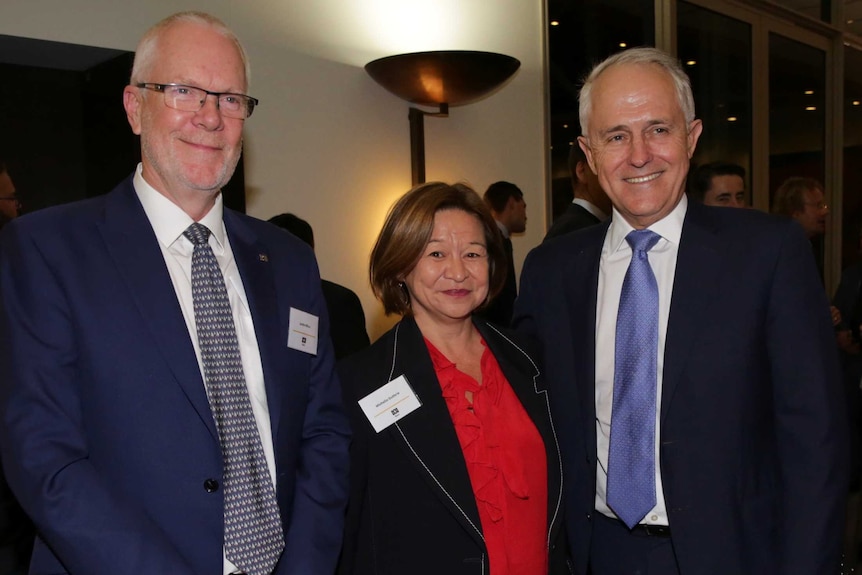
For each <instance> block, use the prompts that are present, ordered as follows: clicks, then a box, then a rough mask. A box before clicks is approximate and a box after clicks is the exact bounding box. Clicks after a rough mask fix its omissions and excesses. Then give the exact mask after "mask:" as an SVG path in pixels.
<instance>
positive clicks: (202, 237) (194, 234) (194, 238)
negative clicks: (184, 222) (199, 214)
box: [183, 222, 212, 246]
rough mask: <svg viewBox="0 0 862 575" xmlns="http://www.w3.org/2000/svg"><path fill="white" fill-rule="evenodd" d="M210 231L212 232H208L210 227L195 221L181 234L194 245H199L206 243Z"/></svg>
mask: <svg viewBox="0 0 862 575" xmlns="http://www.w3.org/2000/svg"><path fill="white" fill-rule="evenodd" d="M210 233H212V232H210V229H209V228H208V227H206V226H205V225H203V224H199V223H197V222H195V223H193V224H192V225H190V226H189V227H187V228H186V231H184V232H183V235H184V236H185V237H187V238H188V239H189V241H190V242H191V243H193V244H194V245H196V246H199V245H202V244H205V243H207V241H208V240H209V238H210Z"/></svg>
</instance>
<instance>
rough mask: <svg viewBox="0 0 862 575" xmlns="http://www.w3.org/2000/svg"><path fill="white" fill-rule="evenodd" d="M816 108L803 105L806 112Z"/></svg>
mask: <svg viewBox="0 0 862 575" xmlns="http://www.w3.org/2000/svg"><path fill="white" fill-rule="evenodd" d="M816 109H817V106H806V107H805V111H806V112H813V111H814V110H816Z"/></svg>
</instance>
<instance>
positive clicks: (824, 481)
mask: <svg viewBox="0 0 862 575" xmlns="http://www.w3.org/2000/svg"><path fill="white" fill-rule="evenodd" d="M774 271H775V273H774V281H773V283H772V288H771V293H770V294H769V299H768V304H767V305H768V312H767V326H766V327H767V346H768V352H769V357H770V365H771V371H772V382H773V396H774V398H773V405H774V417H775V432H776V442H777V446H778V451H779V453H778V457H779V462H780V470H781V482H780V485H781V486H782V487H781V489H782V506H781V510H782V522H781V527H780V528H781V533H780V539H779V541H780V542H781V549H782V556H781V558H780V565H779V571H778V572H780V573H787V574H798V575H804V574H811V573H823V574H826V573H834V572H836V571H837V569H838V559H839V557H840V553H841V550H840V546H841V540H842V533H843V529H844V506H845V502H846V498H847V491H848V469H849V467H848V459H849V444H848V428H847V422H846V413H845V408H844V405H843V401H842V390H841V376H840V370H839V366H838V358H837V350H836V344H835V337H834V333H833V329H832V326H831V321H830V319H829V308H828V301H827V298H826V294H825V292H824V290H823V286H822V285H821V284H820V281H819V278H818V277H817V274H816V268H815V265H814V261H813V258H812V255H811V247H810V245H809V243H808V241H807V240H806V239H805V238H804V237H803V235H802V234H801V233H800V232H799V231H798V230H796V229H795V228H793V229H788V231H787V232H786V235H785V239H784V242H783V246H782V250H781V253H780V255H779V258H778V261H777V264H776V268H775V270H774Z"/></svg>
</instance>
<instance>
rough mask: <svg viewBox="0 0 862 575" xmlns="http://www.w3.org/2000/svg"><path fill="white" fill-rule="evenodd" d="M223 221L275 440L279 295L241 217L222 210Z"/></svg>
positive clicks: (279, 391)
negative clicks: (248, 314)
mask: <svg viewBox="0 0 862 575" xmlns="http://www.w3.org/2000/svg"><path fill="white" fill-rule="evenodd" d="M224 222H225V228H226V230H227V234H228V238H229V240H230V247H231V251H232V252H233V257H234V260H235V261H236V265H237V269H238V270H239V275H240V277H241V278H242V286H243V289H244V290H245V296H246V299H247V300H248V306H249V309H250V310H251V317H252V322H253V323H254V333H255V337H256V339H257V342H258V349H259V350H260V362H261V364H262V367H263V380H264V385H265V386H266V401H267V405H268V407H269V420H270V427H271V428H272V432H273V437H277V432H278V425H279V423H280V419H281V415H282V413H281V409H280V406H281V405H282V401H283V394H284V386H282V385H275V383H274V382H279V381H285V380H286V378H285V377H284V376H283V375H282V374H280V373H278V370H279V367H278V366H279V365H280V362H279V361H278V359H277V357H276V354H277V350H279V349H281V350H284V348H285V346H286V345H287V344H286V342H283V341H281V340H282V337H281V334H280V329H279V316H278V292H277V290H276V287H275V278H274V276H273V271H272V267H271V264H270V263H269V262H270V255H269V252H268V251H267V249H266V246H264V245H263V243H261V242H260V241H259V240H258V238H257V236H256V235H255V234H254V233H253V232H252V231H251V230H250V229H249V228H248V226H247V225H245V224H244V223H243V222H242V220H241V218H240V217H239V216H238V215H237V214H236V213H234V212H232V211H231V210H228V209H225V211H224Z"/></svg>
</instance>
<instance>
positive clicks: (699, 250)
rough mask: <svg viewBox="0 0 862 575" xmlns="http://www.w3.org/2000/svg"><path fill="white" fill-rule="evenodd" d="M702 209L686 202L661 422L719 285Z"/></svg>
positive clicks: (712, 236) (716, 254) (716, 247)
mask: <svg viewBox="0 0 862 575" xmlns="http://www.w3.org/2000/svg"><path fill="white" fill-rule="evenodd" d="M703 210H704V208H702V207H701V206H699V205H697V204H693V203H691V202H689V205H688V210H687V212H686V217H685V222H684V223H683V228H682V235H681V237H680V244H679V253H678V255H677V261H676V272H675V274H674V284H673V294H672V296H671V304H670V314H669V317H668V324H667V332H666V333H667V335H666V339H665V350H664V369H663V375H662V396H661V420H662V422H664V419H665V418H666V417H667V413H668V409H669V408H670V405H671V403H672V400H673V395H674V391H675V390H676V387H677V385H678V384H679V381H680V379H681V377H682V372H683V368H684V367H685V362H686V360H687V358H688V356H689V350H690V349H691V345H692V343H693V342H694V341H695V340H696V339H697V336H698V333H699V331H700V330H701V329H703V328H704V326H706V325H707V323H706V319H705V317H706V313H707V311H708V310H709V309H710V302H712V301H714V300H715V296H714V295H713V292H714V290H715V289H717V286H718V285H719V283H718V281H717V279H718V278H719V277H720V276H721V268H722V267H723V266H724V262H723V261H722V257H723V252H722V250H721V241H720V239H719V238H718V237H717V236H716V233H715V231H714V230H713V229H711V228H710V226H709V225H708V220H707V218H706V214H704V212H703Z"/></svg>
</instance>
